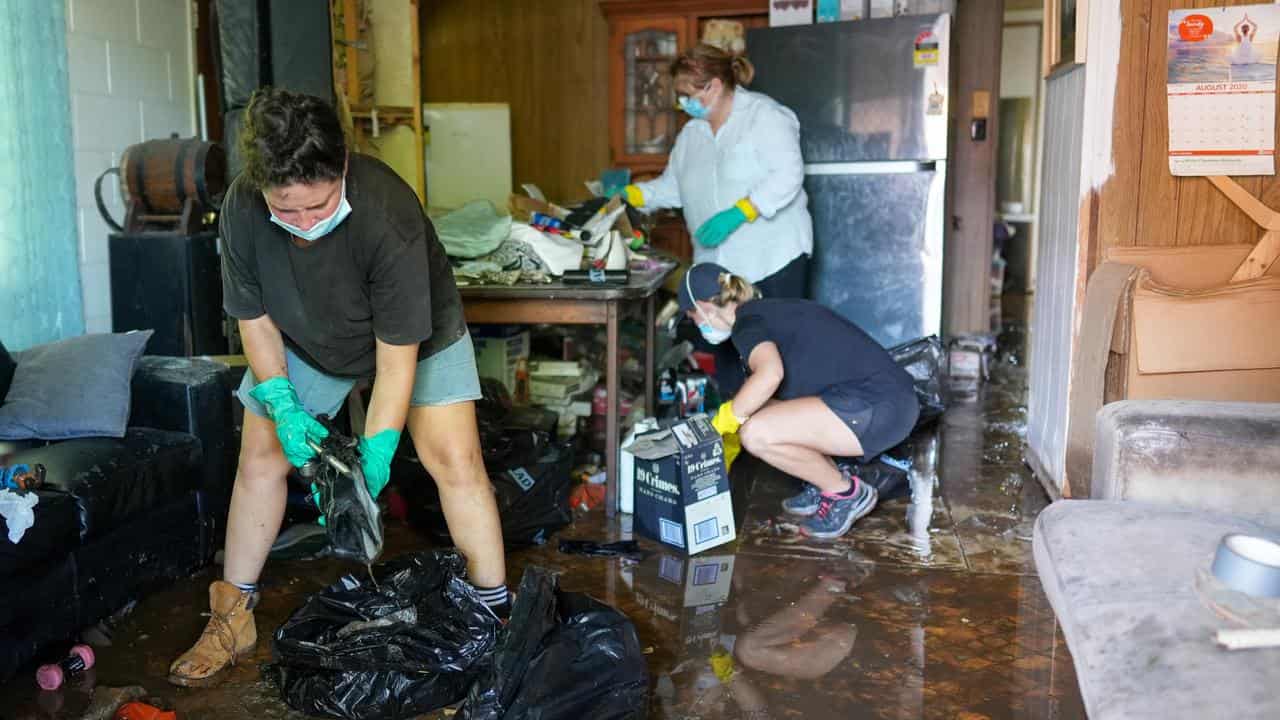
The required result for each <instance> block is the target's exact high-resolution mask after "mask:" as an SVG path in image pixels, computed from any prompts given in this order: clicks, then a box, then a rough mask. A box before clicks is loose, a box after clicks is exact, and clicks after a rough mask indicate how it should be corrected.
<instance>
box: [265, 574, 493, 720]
mask: <svg viewBox="0 0 1280 720" xmlns="http://www.w3.org/2000/svg"><path fill="white" fill-rule="evenodd" d="M465 570H466V561H465V560H464V559H463V557H462V556H461V555H460V554H458V553H456V552H453V551H433V552H423V553H417V554H412V555H405V556H401V557H398V558H395V559H393V560H389V561H387V562H385V563H380V564H378V565H376V566H374V568H373V578H374V579H372V580H371V579H369V578H363V579H359V578H356V577H354V576H351V575H348V576H346V577H344V578H342V579H341V580H339V581H338V582H337V583H336V584H334V585H332V586H330V587H328V588H325V589H324V590H321V591H320V592H318V593H316V594H315V595H312V596H311V597H310V598H308V599H307V601H306V602H305V603H304V604H303V605H302V607H300V608H298V609H297V610H296V611H295V612H294V613H293V615H291V616H290V617H289V619H288V620H286V621H285V623H284V624H283V625H281V626H280V628H279V629H278V630H276V634H275V638H274V645H273V651H274V658H275V662H274V664H272V665H268V666H267V667H266V669H265V673H266V675H267V676H268V677H270V678H271V679H272V680H273V681H274V682H275V683H276V684H277V685H278V686H279V687H280V690H281V693H282V694H283V695H284V699H285V702H287V703H288V704H289V706H290V707H292V708H293V709H295V710H297V711H299V712H304V713H307V714H310V715H325V716H329V717H338V718H350V719H351V720H375V719H380V718H384V719H387V720H396V719H398V718H411V717H415V716H417V715H421V714H423V713H426V712H430V711H432V710H435V709H438V708H441V707H445V706H447V705H451V704H453V703H456V702H458V701H459V700H461V699H462V698H463V697H465V696H466V694H467V689H468V687H470V685H471V683H472V682H473V681H474V680H475V679H476V678H477V677H479V676H480V675H481V674H482V673H483V672H484V670H485V668H486V667H487V665H488V663H489V661H490V658H491V655H492V653H493V649H494V647H495V645H496V643H497V633H498V627H499V624H498V620H497V618H496V617H495V616H494V615H493V613H492V612H491V611H490V610H489V609H488V608H487V607H485V605H484V603H483V602H481V600H480V598H479V597H478V596H477V595H476V594H475V590H474V589H473V588H472V587H471V586H470V585H469V584H467V582H466V581H465V580H464V579H463V578H464V573H465Z"/></svg>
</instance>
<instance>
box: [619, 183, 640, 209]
mask: <svg viewBox="0 0 1280 720" xmlns="http://www.w3.org/2000/svg"><path fill="white" fill-rule="evenodd" d="M622 195H623V197H624V198H625V199H626V201H627V202H628V203H629V204H630V205H631V207H634V208H642V207H644V193H643V192H640V188H638V187H636V186H635V185H628V186H626V187H624V188H622Z"/></svg>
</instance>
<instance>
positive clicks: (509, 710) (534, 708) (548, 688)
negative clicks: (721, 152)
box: [458, 567, 649, 720]
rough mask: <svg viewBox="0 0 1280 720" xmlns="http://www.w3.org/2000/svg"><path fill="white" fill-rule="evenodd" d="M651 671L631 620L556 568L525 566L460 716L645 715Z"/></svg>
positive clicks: (549, 719)
mask: <svg viewBox="0 0 1280 720" xmlns="http://www.w3.org/2000/svg"><path fill="white" fill-rule="evenodd" d="M648 692H649V673H648V668H647V667H646V665H645V659H644V652H643V650H642V649H641V647H640V639H639V638H638V637H637V635H636V629H635V626H634V625H632V624H631V621H630V620H628V619H627V617H626V616H625V615H623V614H622V613H620V612H618V611H617V610H615V609H613V608H611V607H609V606H608V605H604V604H602V603H600V602H597V601H596V600H593V599H591V598H590V597H587V596H586V595H582V594H580V593H568V592H562V591H561V590H560V589H559V587H558V583H557V580H556V577H555V575H553V574H551V573H550V572H548V571H547V570H544V569H542V568H538V567H531V568H529V569H528V570H526V571H525V574H524V579H523V580H522V581H521V583H520V590H519V592H518V593H517V594H516V602H515V606H514V607H513V608H512V611H511V621H510V623H509V624H508V625H507V627H506V630H505V632H504V633H503V634H502V639H501V641H500V642H499V643H498V647H497V651H496V652H495V656H494V662H493V664H492V665H491V666H490V667H489V669H488V672H487V673H486V674H485V675H484V676H482V677H481V678H480V679H479V681H477V682H476V684H475V685H474V686H473V687H472V688H471V692H470V693H469V694H468V696H467V702H466V704H465V705H464V706H463V708H462V711H461V712H460V713H458V717H459V718H462V720H588V719H590V720H632V719H634V720H642V719H643V718H646V717H647V716H648V704H649V695H648Z"/></svg>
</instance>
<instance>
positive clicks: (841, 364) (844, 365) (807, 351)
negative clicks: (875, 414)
mask: <svg viewBox="0 0 1280 720" xmlns="http://www.w3.org/2000/svg"><path fill="white" fill-rule="evenodd" d="M732 340H733V344H734V346H736V347H737V348H738V352H739V353H740V354H741V355H742V360H743V363H744V364H745V363H746V362H747V361H748V360H749V359H750V358H751V351H752V350H755V348H756V346H757V345H759V344H760V343H763V342H773V344H775V345H777V346H778V354H779V355H781V356H782V369H783V377H782V385H780V386H779V387H778V391H777V393H776V394H775V397H777V398H778V399H779V400H793V399H795V398H801V397H810V396H814V395H818V394H819V393H821V392H822V391H823V390H825V389H827V388H829V387H831V386H833V385H844V386H845V387H846V389H847V390H849V391H850V392H854V393H856V394H857V396H858V397H861V398H862V399H863V400H866V401H867V402H869V403H875V402H877V401H880V400H900V399H903V397H904V392H905V393H906V397H911V396H912V395H911V393H913V392H914V390H913V389H912V381H911V376H910V375H908V374H907V371H905V370H903V369H902V368H901V367H899V366H898V364H897V363H895V362H894V361H893V358H892V357H890V356H889V352H888V351H887V350H885V349H884V348H883V347H881V346H880V344H879V343H877V342H876V341H875V340H873V339H872V338H871V336H870V335H867V334H866V333H865V332H863V331H862V329H861V328H859V327H858V326H857V325H854V324H853V323H852V322H849V321H848V320H847V319H845V318H844V317H842V316H840V315H838V314H836V313H835V312H834V311H832V310H831V309H830V308H828V307H826V306H825V305H821V304H819V303H816V302H813V301H812V300H798V299H790V298H776V299H769V298H767V299H763V300H751V301H748V302H746V303H743V304H742V305H739V306H738V313H737V319H736V320H735V322H734V324H733V335H732Z"/></svg>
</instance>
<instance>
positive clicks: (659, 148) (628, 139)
mask: <svg viewBox="0 0 1280 720" xmlns="http://www.w3.org/2000/svg"><path fill="white" fill-rule="evenodd" d="M600 7H601V9H602V10H603V11H604V15H605V18H606V20H607V21H608V23H609V152H610V158H611V160H612V162H613V165H614V166H615V167H625V168H629V169H630V170H631V176H632V178H634V179H636V180H646V179H649V178H652V177H655V176H657V175H659V174H660V173H661V172H662V171H663V169H664V168H666V166H667V155H668V154H669V153H670V152H671V147H672V145H673V144H674V143H675V139H676V134H677V133H679V132H680V128H681V127H683V125H684V121H685V117H684V114H683V113H682V112H681V111H680V110H679V109H678V108H677V107H676V96H675V89H674V87H673V86H672V81H671V75H670V67H671V63H672V62H674V61H675V59H676V56H677V55H679V54H680V53H681V52H683V51H685V50H687V49H688V48H690V47H692V46H693V45H695V44H697V43H698V42H699V41H700V40H701V39H702V37H703V32H704V31H705V30H706V27H707V23H708V22H709V21H712V20H729V21H734V22H738V23H740V24H741V25H742V26H743V29H744V30H748V29H751V28H754V27H766V26H768V24H769V4H768V0H605V1H604V2H602V3H600ZM746 54H747V57H750V55H751V52H750V48H747V53H746ZM650 238H651V241H652V242H653V244H654V245H655V246H656V247H658V248H659V249H662V250H665V251H667V252H669V253H671V254H673V255H675V256H676V257H679V258H681V259H683V260H686V261H688V260H690V259H691V258H692V257H693V248H692V245H691V244H690V240H689V233H688V230H687V229H686V228H685V224H684V219H683V217H681V215H680V213H679V212H678V211H670V212H667V211H663V212H659V213H657V214H656V217H655V223H654V226H653V228H652V229H651V232H650Z"/></svg>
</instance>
